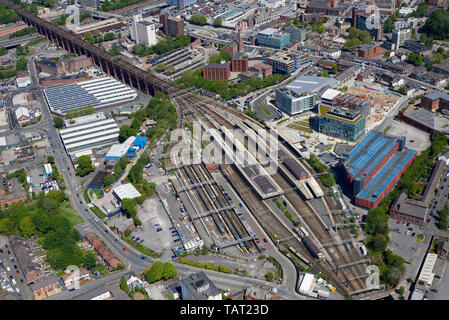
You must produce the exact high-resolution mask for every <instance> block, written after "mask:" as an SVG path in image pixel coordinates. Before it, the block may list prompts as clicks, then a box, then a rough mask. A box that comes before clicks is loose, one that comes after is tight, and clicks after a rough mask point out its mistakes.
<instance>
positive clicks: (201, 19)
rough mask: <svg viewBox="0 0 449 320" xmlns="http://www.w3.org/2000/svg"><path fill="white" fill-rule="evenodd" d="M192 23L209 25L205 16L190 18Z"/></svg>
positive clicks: (194, 15) (198, 15)
mask: <svg viewBox="0 0 449 320" xmlns="http://www.w3.org/2000/svg"><path fill="white" fill-rule="evenodd" d="M190 22H192V23H193V24H197V25H200V26H203V25H205V24H206V23H207V18H206V16H203V15H202V14H193V15H192V16H191V17H190Z"/></svg>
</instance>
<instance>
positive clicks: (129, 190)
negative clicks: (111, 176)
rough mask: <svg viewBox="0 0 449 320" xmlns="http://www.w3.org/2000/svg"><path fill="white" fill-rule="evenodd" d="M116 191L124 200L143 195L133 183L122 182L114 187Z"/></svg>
mask: <svg viewBox="0 0 449 320" xmlns="http://www.w3.org/2000/svg"><path fill="white" fill-rule="evenodd" d="M114 193H115V194H116V195H117V197H118V198H119V199H120V201H122V200H123V199H134V198H138V197H140V196H141V194H140V192H139V191H137V189H136V188H134V186H133V185H132V184H131V183H126V184H122V185H120V186H118V187H116V188H115V189H114Z"/></svg>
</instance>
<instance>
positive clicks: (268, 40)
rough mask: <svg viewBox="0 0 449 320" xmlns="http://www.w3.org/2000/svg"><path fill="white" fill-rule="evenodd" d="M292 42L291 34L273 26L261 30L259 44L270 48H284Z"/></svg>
mask: <svg viewBox="0 0 449 320" xmlns="http://www.w3.org/2000/svg"><path fill="white" fill-rule="evenodd" d="M289 43H290V34H289V33H286V32H282V31H279V30H277V29H273V28H267V29H265V30H262V31H259V33H258V34H257V44H258V45H261V46H266V47H270V48H276V49H283V48H284V47H285V46H286V45H287V44H289Z"/></svg>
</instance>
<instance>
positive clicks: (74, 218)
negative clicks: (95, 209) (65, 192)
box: [59, 208, 84, 227]
mask: <svg viewBox="0 0 449 320" xmlns="http://www.w3.org/2000/svg"><path fill="white" fill-rule="evenodd" d="M59 213H60V214H61V215H62V216H63V217H65V218H66V219H67V220H69V222H70V227H74V226H76V225H77V224H80V223H83V222H84V220H83V218H81V217H80V216H79V215H77V214H74V213H73V212H71V211H69V210H67V209H64V208H59Z"/></svg>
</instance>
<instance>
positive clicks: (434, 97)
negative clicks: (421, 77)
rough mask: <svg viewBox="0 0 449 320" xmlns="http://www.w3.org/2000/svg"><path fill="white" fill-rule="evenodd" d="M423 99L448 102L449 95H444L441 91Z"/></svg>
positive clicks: (427, 95)
mask: <svg viewBox="0 0 449 320" xmlns="http://www.w3.org/2000/svg"><path fill="white" fill-rule="evenodd" d="M424 98H426V99H429V100H432V101H435V100H439V99H442V100H446V101H449V94H447V93H445V92H441V91H433V92H431V93H429V94H426V95H425V96H424Z"/></svg>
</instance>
